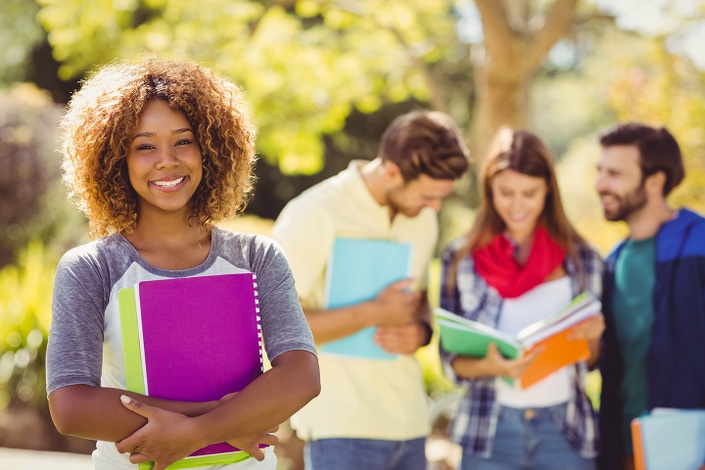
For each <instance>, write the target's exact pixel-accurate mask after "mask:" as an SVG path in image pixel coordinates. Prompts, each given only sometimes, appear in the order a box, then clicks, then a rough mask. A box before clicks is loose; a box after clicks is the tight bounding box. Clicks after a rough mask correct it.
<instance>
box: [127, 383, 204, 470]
mask: <svg viewBox="0 0 705 470" xmlns="http://www.w3.org/2000/svg"><path fill="white" fill-rule="evenodd" d="M120 400H121V401H122V404H123V406H125V408H127V409H128V410H130V411H132V412H134V413H137V414H138V415H141V416H144V417H145V418H147V424H145V425H144V426H143V427H142V428H140V429H138V430H137V431H135V432H134V433H133V434H132V435H130V436H128V437H126V438H125V439H123V440H121V441H119V442H116V443H115V445H116V447H117V450H118V452H120V453H129V454H130V462H131V463H141V462H154V469H153V470H164V469H166V468H167V467H168V466H169V465H171V464H172V463H174V462H176V461H178V460H181V459H183V458H184V457H186V456H188V455H189V454H191V453H192V452H194V451H195V450H198V449H200V448H201V447H205V446H206V445H207V444H208V443H205V442H199V440H198V436H199V433H198V429H197V428H196V427H195V426H194V425H193V424H192V423H193V419H192V418H189V417H187V416H184V415H182V414H179V413H174V412H172V411H167V410H164V409H162V408H157V407H155V406H150V405H147V404H145V403H142V402H141V401H139V400H136V399H134V398H129V397H127V396H126V395H123V396H121V397H120Z"/></svg>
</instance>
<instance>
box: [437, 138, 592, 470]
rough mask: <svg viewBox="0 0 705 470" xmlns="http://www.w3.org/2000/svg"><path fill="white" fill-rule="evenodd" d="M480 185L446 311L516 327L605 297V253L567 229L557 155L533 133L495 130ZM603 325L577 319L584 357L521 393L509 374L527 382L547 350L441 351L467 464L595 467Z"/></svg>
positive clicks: (452, 259) (457, 249) (446, 258)
mask: <svg viewBox="0 0 705 470" xmlns="http://www.w3.org/2000/svg"><path fill="white" fill-rule="evenodd" d="M482 185H483V190H482V202H481V206H480V209H479V212H478V214H477V217H476V219H475V223H474V225H473V227H472V228H471V229H470V231H469V233H468V235H467V236H466V237H463V238H462V239H460V240H457V241H455V242H454V243H452V244H451V245H450V246H449V247H448V249H447V250H446V251H445V253H444V255H443V275H442V286H441V307H443V308H444V309H446V310H449V311H451V312H454V313H456V314H457V315H460V316H463V317H465V318H468V319H471V320H475V321H479V322H481V323H484V324H486V325H489V326H492V327H494V328H497V329H499V330H501V331H504V332H506V333H510V334H516V333H517V332H518V331H519V330H521V329H522V328H523V327H525V326H528V325H530V324H532V323H534V322H536V321H539V320H541V319H542V318H544V317H546V316H547V315H548V314H550V313H552V312H555V311H557V310H558V309H560V308H561V307H563V306H564V305H566V304H568V303H569V302H570V300H571V299H572V298H574V297H575V296H576V295H578V294H580V293H581V292H584V291H589V292H591V293H592V294H594V295H595V296H597V297H598V298H599V297H600V294H601V287H602V272H603V263H602V260H601V258H600V255H599V254H598V253H597V252H596V251H595V250H593V249H592V248H591V247H590V246H588V244H587V243H586V242H585V240H584V239H583V238H582V237H580V236H579V235H578V234H577V233H576V231H575V230H574V229H573V227H572V226H571V225H570V222H569V221H568V219H567V217H566V215H565V212H564V210H563V206H562V204H561V198H560V193H559V190H558V184H557V181H556V176H555V172H554V168H553V164H552V157H551V155H550V153H549V152H548V150H547V149H546V147H545V146H544V145H543V143H542V142H541V141H540V140H539V139H538V138H537V137H536V136H534V135H532V134H530V133H528V132H524V131H518V130H512V129H508V128H504V129H502V130H500V132H499V133H498V135H497V137H496V139H495V142H494V144H493V147H492V149H491V152H490V155H489V157H488V158H487V160H486V161H485V166H484V169H483V173H482ZM603 330H604V320H603V318H602V315H597V316H596V317H593V318H592V319H591V320H588V321H586V322H585V323H582V324H581V325H580V326H579V327H577V328H576V330H575V331H574V333H573V334H574V338H576V339H587V340H589V344H590V353H591V357H590V359H589V361H587V363H585V362H580V363H577V364H575V365H572V366H567V367H564V368H562V369H560V370H558V371H556V372H555V373H553V374H552V375H550V376H548V377H546V378H545V379H543V380H541V381H540V382H538V383H536V384H535V385H532V386H530V387H528V388H526V389H523V390H522V389H520V388H518V387H515V386H512V385H509V384H508V382H507V381H505V380H503V379H502V378H503V377H508V378H513V379H515V378H518V377H520V376H521V374H522V373H523V372H524V370H526V368H527V366H528V365H529V364H530V363H531V361H532V360H533V359H534V358H535V357H536V356H537V355H538V354H540V350H538V351H534V352H532V353H530V354H528V355H527V356H525V357H523V358H519V359H506V358H504V357H503V356H502V355H501V354H500V353H499V351H498V350H497V348H496V346H495V345H494V344H491V345H490V347H489V348H488V351H487V355H486V356H485V357H483V358H476V357H468V356H458V355H451V354H449V353H447V352H446V351H444V350H443V348H441V358H442V360H443V364H444V369H445V371H446V373H447V374H448V375H449V377H451V378H453V379H454V380H455V381H457V382H458V383H459V384H462V385H465V386H466V387H467V391H466V394H465V396H464V398H463V400H462V402H461V403H460V406H459V408H458V410H457V412H456V414H455V416H454V418H453V420H452V422H451V426H450V431H451V437H452V439H453V440H454V441H455V442H456V443H458V444H460V445H461V446H462V448H463V458H462V463H461V466H460V468H461V469H470V468H472V469H480V470H481V469H504V468H507V469H509V468H527V469H528V468H536V469H542V470H543V469H549V468H555V469H562V470H565V469H569V468H570V469H591V468H594V466H595V464H594V458H595V456H596V455H597V444H598V437H597V426H596V417H595V413H594V411H593V408H592V405H591V403H590V401H589V399H588V397H587V395H586V394H585V388H584V379H585V375H586V373H587V370H588V366H589V365H592V364H593V363H594V362H596V361H597V357H598V355H599V341H600V337H601V335H602V331H603Z"/></svg>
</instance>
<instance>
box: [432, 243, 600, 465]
mask: <svg viewBox="0 0 705 470" xmlns="http://www.w3.org/2000/svg"><path fill="white" fill-rule="evenodd" d="M465 242H466V240H465V239H461V240H457V241H455V242H454V243H452V244H451V245H450V246H449V247H448V248H447V249H446V250H445V252H444V254H443V257H442V279H441V292H440V305H441V307H442V308H444V309H446V310H448V311H451V312H454V313H456V314H458V315H461V316H463V317H465V318H468V319H471V320H475V321H478V322H481V323H484V324H486V325H489V326H492V327H497V323H498V320H499V313H500V311H501V307H502V301H503V299H502V297H501V296H500V295H499V293H498V292H497V291H496V290H495V289H494V288H493V287H490V286H489V285H488V284H487V283H486V282H485V280H484V279H483V278H482V277H481V276H480V275H479V274H478V273H477V271H476V270H475V265H474V261H473V259H472V256H469V255H468V256H466V257H465V258H463V259H462V260H461V261H460V263H459V264H458V265H457V276H456V280H455V286H454V288H453V289H452V290H449V284H448V280H449V279H450V278H451V276H452V273H451V270H452V269H453V260H454V258H455V254H456V253H457V251H458V250H459V249H460V248H461V247H462V246H463V244H464V243H465ZM575 251H576V255H577V259H578V262H579V264H580V266H581V267H582V270H579V269H578V265H577V264H576V263H575V261H574V260H573V258H572V257H571V256H566V259H565V261H564V263H563V268H564V269H565V271H566V273H567V275H568V276H569V277H570V279H571V288H572V291H573V296H575V295H578V294H579V293H580V292H582V291H585V290H587V291H589V292H592V293H593V294H595V295H596V296H597V297H598V298H599V297H600V296H601V293H602V274H603V271H604V264H603V262H602V259H601V257H600V255H599V254H598V253H597V252H596V251H595V250H593V249H592V248H590V247H588V246H584V245H578V246H576V250H575ZM440 354H441V360H442V362H443V369H444V371H445V373H446V375H447V376H448V377H449V378H451V379H453V380H454V381H455V382H456V383H457V384H459V385H463V386H465V387H467V390H466V393H465V396H464V397H463V399H462V401H461V402H460V405H459V407H458V409H457V411H456V413H455V416H454V418H453V419H452V421H451V423H450V436H451V439H452V440H453V441H454V442H456V443H457V444H459V445H460V446H462V447H463V450H464V451H465V452H467V453H470V454H472V455H475V456H478V457H484V458H488V457H490V456H491V455H492V449H493V443H494V435H495V431H496V428H497V417H498V415H499V403H498V402H497V400H496V399H495V377H482V378H478V379H465V378H461V377H458V376H456V375H455V372H454V371H453V368H452V367H451V365H450V364H451V362H452V361H453V360H454V359H455V357H456V356H455V355H452V354H449V353H448V352H446V351H444V350H443V348H442V347H441V348H440ZM570 371H571V376H572V377H571V381H572V390H571V391H572V394H571V399H570V400H569V401H568V404H567V410H566V420H565V423H564V426H563V434H564V435H565V436H566V438H567V439H568V441H569V442H570V443H571V445H572V446H573V447H574V449H575V450H576V451H577V452H578V453H579V454H580V456H582V457H584V458H593V457H595V456H596V455H597V448H598V444H599V442H598V441H599V439H598V432H597V419H596V415H595V412H594V410H593V408H592V404H591V403H590V400H589V399H588V397H587V395H586V393H585V376H586V374H587V367H586V365H585V363H578V364H576V365H575V366H574V367H571V368H570Z"/></svg>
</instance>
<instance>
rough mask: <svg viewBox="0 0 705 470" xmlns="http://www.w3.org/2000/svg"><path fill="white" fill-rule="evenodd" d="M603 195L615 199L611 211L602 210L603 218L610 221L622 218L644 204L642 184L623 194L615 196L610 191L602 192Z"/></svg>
mask: <svg viewBox="0 0 705 470" xmlns="http://www.w3.org/2000/svg"><path fill="white" fill-rule="evenodd" d="M603 195H609V196H614V197H615V198H616V199H617V207H616V208H615V209H614V210H612V211H609V212H608V211H607V210H604V213H605V219H607V220H610V221H617V220H624V221H626V220H627V218H628V217H629V216H630V215H631V214H633V213H634V212H636V211H638V210H640V209H641V208H643V207H644V206H645V205H646V191H644V185H643V184H641V185H639V187H638V188H636V189H635V190H634V191H632V192H630V193H628V194H625V195H623V196H616V195H615V194H612V193H603Z"/></svg>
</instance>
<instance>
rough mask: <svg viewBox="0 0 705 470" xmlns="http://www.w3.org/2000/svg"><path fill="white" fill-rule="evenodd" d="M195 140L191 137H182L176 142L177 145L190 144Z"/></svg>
mask: <svg viewBox="0 0 705 470" xmlns="http://www.w3.org/2000/svg"><path fill="white" fill-rule="evenodd" d="M192 142H193V141H192V140H190V139H181V140H179V141H178V142H176V145H188V144H190V143H192Z"/></svg>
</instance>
